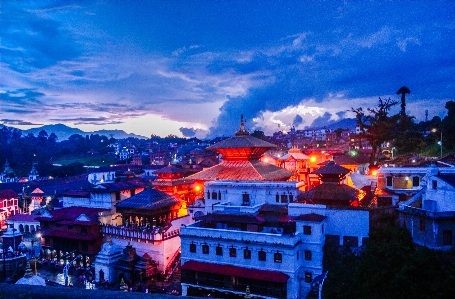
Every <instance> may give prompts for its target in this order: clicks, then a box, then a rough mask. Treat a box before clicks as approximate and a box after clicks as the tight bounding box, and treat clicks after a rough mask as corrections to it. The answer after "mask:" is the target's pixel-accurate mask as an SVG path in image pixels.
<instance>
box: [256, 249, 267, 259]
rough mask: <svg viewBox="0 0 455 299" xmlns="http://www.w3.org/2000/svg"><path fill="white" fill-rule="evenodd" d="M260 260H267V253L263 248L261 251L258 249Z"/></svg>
mask: <svg viewBox="0 0 455 299" xmlns="http://www.w3.org/2000/svg"><path fill="white" fill-rule="evenodd" d="M258 260H260V261H266V260H267V255H266V253H265V251H264V250H262V249H261V251H258Z"/></svg>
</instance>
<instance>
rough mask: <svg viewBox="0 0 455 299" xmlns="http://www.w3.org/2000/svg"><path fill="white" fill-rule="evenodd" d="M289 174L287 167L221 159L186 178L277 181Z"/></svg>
mask: <svg viewBox="0 0 455 299" xmlns="http://www.w3.org/2000/svg"><path fill="white" fill-rule="evenodd" d="M291 175H292V173H291V172H290V171H289V170H287V169H284V168H281V167H278V166H275V165H272V164H269V163H265V162H261V161H257V160H254V161H223V162H221V163H220V164H218V165H215V166H213V167H210V168H208V169H205V170H203V171H201V172H198V173H196V174H194V175H191V176H189V177H188V178H190V179H193V180H201V181H215V180H223V181H224V180H241V181H279V180H287V179H288V178H290V177H291Z"/></svg>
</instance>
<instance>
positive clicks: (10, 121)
mask: <svg viewBox="0 0 455 299" xmlns="http://www.w3.org/2000/svg"><path fill="white" fill-rule="evenodd" d="M0 122H1V123H2V124H4V125H16V126H30V125H31V126H40V125H43V124H40V123H31V122H28V121H23V120H20V119H0Z"/></svg>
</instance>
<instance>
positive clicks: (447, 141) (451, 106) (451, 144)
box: [442, 101, 455, 150]
mask: <svg viewBox="0 0 455 299" xmlns="http://www.w3.org/2000/svg"><path fill="white" fill-rule="evenodd" d="M445 108H446V109H447V110H448V111H447V116H446V117H444V119H443V120H442V136H443V140H442V145H443V146H444V147H445V148H447V149H449V150H451V149H453V148H455V138H451V137H449V136H451V134H449V133H453V132H455V102H454V101H448V102H447V103H446V106H445ZM444 136H445V138H444Z"/></svg>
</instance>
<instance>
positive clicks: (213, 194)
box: [212, 191, 218, 199]
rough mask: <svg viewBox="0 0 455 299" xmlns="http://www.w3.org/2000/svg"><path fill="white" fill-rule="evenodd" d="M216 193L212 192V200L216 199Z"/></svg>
mask: <svg viewBox="0 0 455 299" xmlns="http://www.w3.org/2000/svg"><path fill="white" fill-rule="evenodd" d="M217 198H218V197H217V193H216V192H215V191H213V192H212V199H217Z"/></svg>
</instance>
